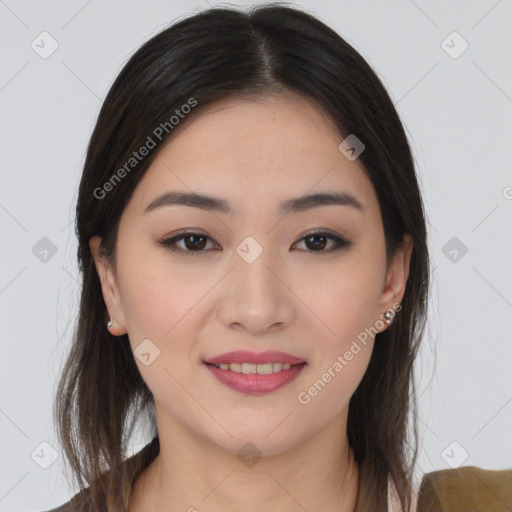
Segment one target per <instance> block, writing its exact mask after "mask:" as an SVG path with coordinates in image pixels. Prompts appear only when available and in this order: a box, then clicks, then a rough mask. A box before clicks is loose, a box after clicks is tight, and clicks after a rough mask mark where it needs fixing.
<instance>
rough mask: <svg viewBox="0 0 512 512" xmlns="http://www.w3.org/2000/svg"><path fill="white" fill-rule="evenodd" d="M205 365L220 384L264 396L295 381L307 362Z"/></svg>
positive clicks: (242, 391)
mask: <svg viewBox="0 0 512 512" xmlns="http://www.w3.org/2000/svg"><path fill="white" fill-rule="evenodd" d="M204 364H205V365H206V367H207V368H208V370H210V372H211V373H212V374H213V376H214V377H215V378H216V379H217V380H218V381H219V382H220V383H222V384H224V385H225V386H227V387H228V388H230V389H233V390H235V391H239V392H241V393H246V394H250V395H262V394H266V393H271V392H272V391H276V390H277V389H280V388H281V387H283V386H285V385H286V384H289V383H290V382H292V381H294V380H295V379H296V378H297V377H298V376H299V374H300V372H301V371H302V369H303V368H304V367H305V366H306V363H305V362H302V363H298V364H290V363H263V364H254V363H231V364H226V363H223V364H220V365H215V364H212V363H204Z"/></svg>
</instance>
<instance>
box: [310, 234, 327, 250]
mask: <svg viewBox="0 0 512 512" xmlns="http://www.w3.org/2000/svg"><path fill="white" fill-rule="evenodd" d="M315 238H321V239H322V240H323V242H321V243H320V246H319V245H318V244H313V247H314V248H316V249H318V248H320V249H323V248H324V247H325V239H326V237H325V236H323V235H311V236H309V237H308V238H307V239H306V244H307V243H308V242H309V241H311V240H314V239H315Z"/></svg>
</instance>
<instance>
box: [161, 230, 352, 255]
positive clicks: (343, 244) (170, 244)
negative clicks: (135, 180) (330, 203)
mask: <svg viewBox="0 0 512 512" xmlns="http://www.w3.org/2000/svg"><path fill="white" fill-rule="evenodd" d="M189 236H198V237H203V238H207V239H208V240H211V241H213V239H212V238H210V237H209V236H206V235H205V234H203V233H197V232H195V231H186V232H184V233H180V234H179V235H176V236H174V237H172V238H168V239H166V240H162V241H161V242H158V243H159V244H161V245H163V246H164V247H165V248H166V249H167V250H168V251H171V252H180V253H183V254H187V255H191V256H198V255H200V254H201V253H204V252H207V251H208V250H206V249H202V250H199V251H191V250H188V249H181V248H178V247H177V246H176V243H177V242H179V241H181V240H183V239H185V238H187V237H189ZM311 236H325V237H326V238H328V239H330V240H333V241H334V242H335V244H336V245H335V246H334V247H331V248H330V249H326V250H318V251H313V250H306V252H312V253H322V252H333V251H337V250H339V249H348V248H349V247H350V246H351V245H352V242H349V241H347V240H345V239H343V238H341V237H339V236H336V235H333V234H331V233H327V232H325V231H312V232H309V233H306V234H305V235H304V236H303V237H302V238H301V239H300V240H297V242H295V244H296V243H299V242H302V241H303V240H305V239H306V238H308V237H311ZM295 244H294V245H295ZM210 250H211V249H210Z"/></svg>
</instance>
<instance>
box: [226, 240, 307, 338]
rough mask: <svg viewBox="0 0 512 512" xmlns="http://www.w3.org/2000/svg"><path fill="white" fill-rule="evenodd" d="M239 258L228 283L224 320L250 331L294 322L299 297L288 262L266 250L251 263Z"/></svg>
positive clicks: (235, 326)
mask: <svg viewBox="0 0 512 512" xmlns="http://www.w3.org/2000/svg"><path fill="white" fill-rule="evenodd" d="M235 258H236V259H235V265H234V268H233V269H232V270H231V272H229V274H228V275H227V276H226V279H225V283H224V293H223V299H222V305H221V308H220V318H221V321H222V323H223V324H224V325H225V326H226V327H228V328H230V329H235V330H238V331H245V332H247V333H250V334H264V333H268V332H275V331H277V330H280V329H283V328H285V327H286V326H288V325H290V323H291V322H292V321H293V319H294V317H295V314H296V311H295V307H296V303H297V300H296V298H295V295H294V293H293V291H292V290H291V288H290V287H289V285H288V282H289V281H291V279H290V277H289V273H288V272H287V271H286V268H285V266H284V265H283V264H282V263H281V264H279V263H278V262H277V259H276V258H272V257H271V254H270V252H269V251H265V250H263V252H262V253H261V254H260V255H259V256H258V258H257V259H256V260H255V261H253V262H251V263H248V262H247V261H245V260H244V259H243V258H241V257H239V256H238V255H235Z"/></svg>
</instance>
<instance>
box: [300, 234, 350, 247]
mask: <svg viewBox="0 0 512 512" xmlns="http://www.w3.org/2000/svg"><path fill="white" fill-rule="evenodd" d="M328 240H330V241H331V242H333V243H332V245H331V247H330V248H329V249H327V250H323V249H324V248H325V247H326V245H328V243H327V241H328ZM303 241H304V243H305V244H306V247H313V248H314V249H313V250H312V251H308V252H331V251H335V250H337V249H345V248H348V247H350V246H351V245H352V242H349V241H347V240H345V239H343V238H341V237H339V236H337V235H334V234H331V233H326V232H325V231H320V230H316V231H312V232H310V233H307V234H306V236H304V237H302V238H301V239H300V240H299V241H298V242H295V244H294V245H296V244H298V243H300V242H303Z"/></svg>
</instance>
